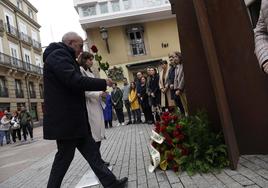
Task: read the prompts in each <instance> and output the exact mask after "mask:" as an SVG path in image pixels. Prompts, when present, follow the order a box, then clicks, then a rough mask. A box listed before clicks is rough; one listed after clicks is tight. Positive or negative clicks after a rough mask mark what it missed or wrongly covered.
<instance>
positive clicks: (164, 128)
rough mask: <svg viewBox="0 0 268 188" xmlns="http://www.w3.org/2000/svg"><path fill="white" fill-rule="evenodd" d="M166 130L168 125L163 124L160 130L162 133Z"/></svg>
mask: <svg viewBox="0 0 268 188" xmlns="http://www.w3.org/2000/svg"><path fill="white" fill-rule="evenodd" d="M166 130H167V126H165V125H162V126H161V127H160V132H161V133H164V132H166Z"/></svg>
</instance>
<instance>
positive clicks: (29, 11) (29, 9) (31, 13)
mask: <svg viewBox="0 0 268 188" xmlns="http://www.w3.org/2000/svg"><path fill="white" fill-rule="evenodd" d="M28 16H29V17H30V18H32V19H33V18H34V16H33V10H32V9H31V8H30V7H28Z"/></svg>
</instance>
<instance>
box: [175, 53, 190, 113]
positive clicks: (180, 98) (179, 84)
mask: <svg viewBox="0 0 268 188" xmlns="http://www.w3.org/2000/svg"><path fill="white" fill-rule="evenodd" d="M173 61H174V64H175V65H176V68H175V78H174V90H175V101H176V104H177V106H178V107H179V108H180V111H181V113H182V114H184V115H186V116H187V115H188V107H187V100H186V95H185V88H184V85H185V82H184V71H183V61H182V56H181V53H179V52H174V55H173Z"/></svg>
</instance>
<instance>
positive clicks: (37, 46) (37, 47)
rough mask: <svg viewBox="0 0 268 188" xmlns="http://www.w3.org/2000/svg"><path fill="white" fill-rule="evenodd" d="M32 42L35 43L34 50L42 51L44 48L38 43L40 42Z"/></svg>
mask: <svg viewBox="0 0 268 188" xmlns="http://www.w3.org/2000/svg"><path fill="white" fill-rule="evenodd" d="M32 41H33V43H32V44H33V47H34V48H36V49H38V50H42V47H41V43H40V42H38V41H36V40H34V39H32Z"/></svg>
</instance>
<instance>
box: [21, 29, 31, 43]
mask: <svg viewBox="0 0 268 188" xmlns="http://www.w3.org/2000/svg"><path fill="white" fill-rule="evenodd" d="M20 40H22V41H24V42H26V43H28V44H32V38H31V37H30V36H28V35H26V34H24V33H23V32H20Z"/></svg>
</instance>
